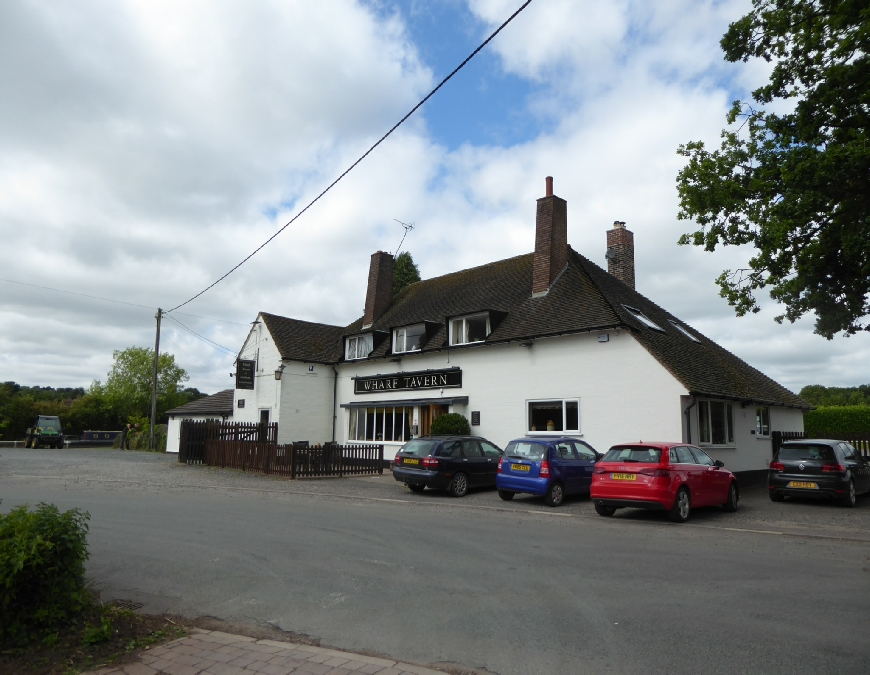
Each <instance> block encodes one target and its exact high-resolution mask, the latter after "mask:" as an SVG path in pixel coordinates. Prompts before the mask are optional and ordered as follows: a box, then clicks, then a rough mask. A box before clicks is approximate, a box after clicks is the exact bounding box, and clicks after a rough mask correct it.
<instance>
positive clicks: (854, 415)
mask: <svg viewBox="0 0 870 675" xmlns="http://www.w3.org/2000/svg"><path fill="white" fill-rule="evenodd" d="M804 430H805V431H806V432H807V436H809V437H810V438H826V437H830V438H836V437H838V436H841V435H843V434H870V406H866V405H850V406H822V407H819V408H816V409H815V410H810V411H808V412H805V413H804Z"/></svg>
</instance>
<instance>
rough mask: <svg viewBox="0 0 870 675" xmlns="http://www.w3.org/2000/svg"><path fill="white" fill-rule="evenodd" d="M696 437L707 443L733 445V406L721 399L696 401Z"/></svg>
mask: <svg viewBox="0 0 870 675" xmlns="http://www.w3.org/2000/svg"><path fill="white" fill-rule="evenodd" d="M698 437H699V441H700V442H701V443H704V444H707V445H733V444H734V407H733V406H732V405H731V404H730V403H724V402H722V401H698Z"/></svg>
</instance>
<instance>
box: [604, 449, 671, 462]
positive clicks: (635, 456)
mask: <svg viewBox="0 0 870 675" xmlns="http://www.w3.org/2000/svg"><path fill="white" fill-rule="evenodd" d="M661 458H662V451H661V450H660V449H659V448H647V447H643V446H640V447H637V446H625V445H623V446H618V447H615V448H610V450H608V451H607V454H606V455H604V457H603V458H602V459H601V461H602V462H640V463H642V464H658V463H659V461H660V460H661Z"/></svg>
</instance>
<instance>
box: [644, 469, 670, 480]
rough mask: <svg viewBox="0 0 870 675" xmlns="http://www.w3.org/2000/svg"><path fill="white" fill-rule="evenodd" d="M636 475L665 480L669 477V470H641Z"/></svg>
mask: <svg viewBox="0 0 870 675" xmlns="http://www.w3.org/2000/svg"><path fill="white" fill-rule="evenodd" d="M638 473H642V474H643V475H644V476H652V477H653V478H667V477H668V476H670V475H671V472H670V470H669V469H641V470H640V471H638Z"/></svg>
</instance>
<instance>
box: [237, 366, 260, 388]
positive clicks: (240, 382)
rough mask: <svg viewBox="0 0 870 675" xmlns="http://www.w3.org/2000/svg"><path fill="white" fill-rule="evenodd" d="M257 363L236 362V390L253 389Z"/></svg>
mask: <svg viewBox="0 0 870 675" xmlns="http://www.w3.org/2000/svg"><path fill="white" fill-rule="evenodd" d="M256 368H257V362H256V361H236V389H253V388H254V372H255V370H256Z"/></svg>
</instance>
